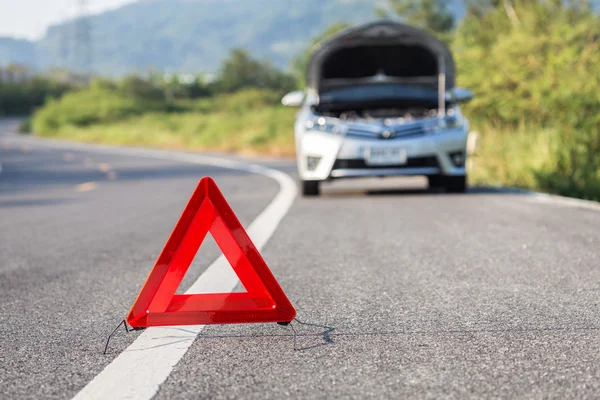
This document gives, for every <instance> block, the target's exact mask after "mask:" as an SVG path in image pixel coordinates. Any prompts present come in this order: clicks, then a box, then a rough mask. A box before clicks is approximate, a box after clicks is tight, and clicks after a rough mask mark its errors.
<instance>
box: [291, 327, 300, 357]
mask: <svg viewBox="0 0 600 400" xmlns="http://www.w3.org/2000/svg"><path fill="white" fill-rule="evenodd" d="M290 328H292V332H294V351H296V350H298V347H297V346H296V338H297V336H298V335H297V334H296V329H295V328H294V324H291V323H290Z"/></svg>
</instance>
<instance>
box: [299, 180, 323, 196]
mask: <svg viewBox="0 0 600 400" xmlns="http://www.w3.org/2000/svg"><path fill="white" fill-rule="evenodd" d="M300 183H301V185H302V195H303V196H318V195H319V193H320V192H321V190H320V187H319V183H320V182H319V181H300Z"/></svg>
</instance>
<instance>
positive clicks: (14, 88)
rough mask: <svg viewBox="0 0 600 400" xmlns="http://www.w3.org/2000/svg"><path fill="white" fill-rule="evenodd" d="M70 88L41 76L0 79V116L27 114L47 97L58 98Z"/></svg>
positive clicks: (40, 104)
mask: <svg viewBox="0 0 600 400" xmlns="http://www.w3.org/2000/svg"><path fill="white" fill-rule="evenodd" d="M70 89H71V87H70V86H69V85H67V84H63V83H59V82H56V81H53V80H51V79H46V78H42V77H36V78H33V79H30V80H27V81H24V82H2V81H0V116H2V115H26V114H29V113H31V112H32V111H33V110H35V109H36V108H37V107H40V106H42V105H43V104H44V103H45V101H46V100H47V99H51V98H59V97H60V96H62V95H63V94H64V93H65V92H67V91H68V90H70Z"/></svg>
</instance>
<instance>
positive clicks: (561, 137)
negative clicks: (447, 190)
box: [454, 0, 600, 199]
mask: <svg viewBox="0 0 600 400" xmlns="http://www.w3.org/2000/svg"><path fill="white" fill-rule="evenodd" d="M574 3H576V2H574ZM515 4H516V6H515V12H516V15H517V18H518V21H517V20H513V21H511V20H510V18H509V17H508V15H507V13H506V10H505V9H504V7H503V5H499V6H497V7H496V8H493V9H492V10H490V11H489V12H487V13H483V14H481V15H476V14H471V15H468V16H467V18H466V19H465V20H464V22H463V23H462V25H461V26H460V27H459V29H458V30H457V32H456V35H455V38H454V51H455V54H456V57H457V65H458V67H459V75H458V76H459V84H460V85H461V86H466V87H469V88H471V89H473V90H474V92H475V93H476V98H475V99H474V100H473V101H472V102H471V103H470V104H469V105H467V106H466V107H465V108H464V111H465V113H466V114H467V115H468V116H469V117H470V118H471V121H472V124H473V127H474V128H475V129H476V130H479V131H480V132H481V134H482V140H485V138H486V136H487V137H494V138H495V137H497V136H498V135H499V134H501V135H502V136H500V137H501V138H502V140H503V141H506V142H516V141H518V140H517V139H516V138H515V137H516V136H517V135H521V134H523V133H522V132H521V133H515V132H518V131H519V130H520V129H521V127H523V126H526V127H527V131H528V132H529V138H530V140H531V141H532V142H535V141H536V140H538V138H539V137H545V138H547V140H546V144H547V146H546V148H543V149H542V148H538V147H531V146H521V147H520V148H519V147H516V146H512V147H513V152H510V153H506V154H505V157H504V159H503V160H504V162H505V163H506V164H522V160H523V159H530V160H531V159H536V158H537V154H536V153H537V152H545V151H549V152H550V154H549V155H548V157H547V160H546V162H544V163H543V164H537V165H535V166H530V168H533V170H522V174H523V175H527V176H528V177H530V178H533V181H531V182H528V183H527V184H526V185H527V186H528V187H534V188H539V189H543V190H548V191H551V192H555V193H560V194H563V195H568V196H577V197H585V198H595V199H600V194H599V193H598V183H599V179H600V134H599V131H600V117H599V114H598V110H600V69H599V68H598V65H600V17H598V16H597V15H596V14H593V13H592V12H590V11H589V10H587V9H586V8H585V7H581V6H576V5H570V6H569V5H563V4H561V2H556V1H550V2H541V1H534V0H531V1H526V2H521V3H515ZM490 127H496V128H490ZM498 127H500V129H498ZM548 132H551V134H550V135H548ZM494 142H495V143H496V144H497V145H498V146H500V143H499V141H498V140H494ZM492 151H493V149H486V154H488V157H493V154H492ZM494 158H496V157H494ZM479 161H480V164H479V165H480V168H482V167H483V168H486V166H485V164H482V163H484V162H485V160H481V157H479ZM485 172H486V173H487V174H489V173H490V172H491V171H489V170H488V171H485ZM496 178H499V177H498V176H496ZM504 178H505V180H504V181H503V182H502V183H504V184H508V185H514V184H521V183H524V181H523V180H522V179H517V178H515V177H514V176H513V177H511V178H510V179H507V178H508V177H506V176H505V177H504ZM527 180H529V179H527Z"/></svg>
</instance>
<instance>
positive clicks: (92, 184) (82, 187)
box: [75, 182, 98, 192]
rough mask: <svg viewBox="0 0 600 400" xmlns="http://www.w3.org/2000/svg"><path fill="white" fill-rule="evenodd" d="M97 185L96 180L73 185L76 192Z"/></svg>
mask: <svg viewBox="0 0 600 400" xmlns="http://www.w3.org/2000/svg"><path fill="white" fill-rule="evenodd" d="M97 187H98V184H97V183H96V182H85V183H80V184H79V185H77V186H75V191H76V192H89V191H91V190H94V189H96V188H97Z"/></svg>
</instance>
